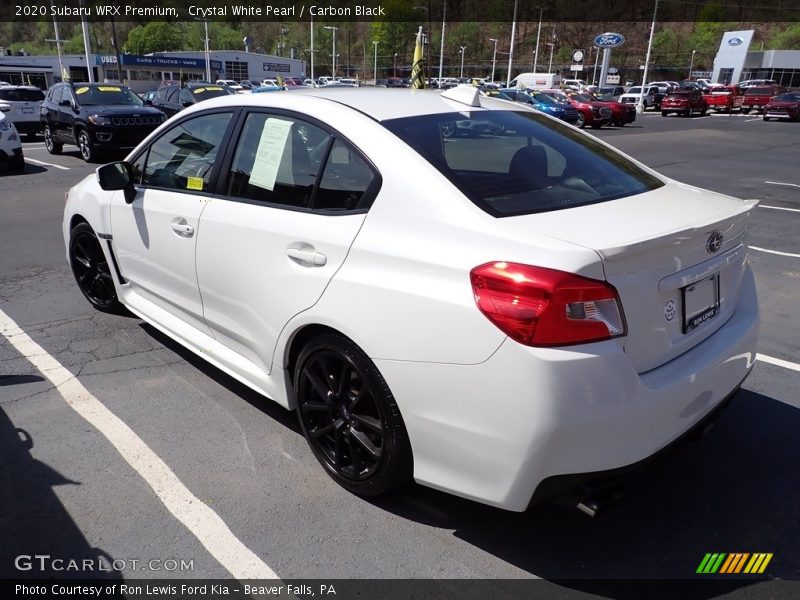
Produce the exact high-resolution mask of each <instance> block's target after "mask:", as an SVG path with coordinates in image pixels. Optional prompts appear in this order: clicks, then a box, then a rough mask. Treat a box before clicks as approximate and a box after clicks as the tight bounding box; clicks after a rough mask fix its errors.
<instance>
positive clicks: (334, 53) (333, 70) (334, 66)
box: [325, 25, 339, 77]
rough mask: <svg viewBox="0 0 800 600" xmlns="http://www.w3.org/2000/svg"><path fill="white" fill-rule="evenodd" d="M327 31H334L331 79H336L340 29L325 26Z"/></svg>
mask: <svg viewBox="0 0 800 600" xmlns="http://www.w3.org/2000/svg"><path fill="white" fill-rule="evenodd" d="M325 29H328V30H330V31H333V48H332V50H331V77H336V30H337V29H339V28H338V27H334V26H333V25H325Z"/></svg>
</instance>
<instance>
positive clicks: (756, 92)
mask: <svg viewBox="0 0 800 600" xmlns="http://www.w3.org/2000/svg"><path fill="white" fill-rule="evenodd" d="M771 93H772V88H767V87H751V88H747V91H746V92H745V93H744V95H745V96H763V95H764V94H771Z"/></svg>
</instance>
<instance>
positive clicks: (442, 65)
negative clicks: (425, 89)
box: [439, 0, 447, 86]
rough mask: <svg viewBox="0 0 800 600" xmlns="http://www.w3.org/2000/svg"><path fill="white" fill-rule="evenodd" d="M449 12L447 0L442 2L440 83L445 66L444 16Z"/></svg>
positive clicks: (440, 82)
mask: <svg viewBox="0 0 800 600" xmlns="http://www.w3.org/2000/svg"><path fill="white" fill-rule="evenodd" d="M446 14H447V0H444V2H442V39H441V42H440V43H439V85H440V86H441V85H442V68H443V67H444V22H445V21H444V18H445V15H446Z"/></svg>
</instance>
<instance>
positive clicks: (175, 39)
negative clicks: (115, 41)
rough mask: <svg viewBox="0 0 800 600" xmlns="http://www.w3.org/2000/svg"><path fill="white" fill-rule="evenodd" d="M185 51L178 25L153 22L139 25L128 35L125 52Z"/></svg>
mask: <svg viewBox="0 0 800 600" xmlns="http://www.w3.org/2000/svg"><path fill="white" fill-rule="evenodd" d="M181 49H183V32H182V31H181V29H180V28H179V27H178V26H177V25H173V24H172V23H167V22H165V21H152V22H150V23H148V24H147V25H138V26H137V27H134V28H133V29H131V31H130V33H128V40H127V42H126V43H125V51H126V52H131V53H132V54H150V53H151V52H169V51H170V50H181Z"/></svg>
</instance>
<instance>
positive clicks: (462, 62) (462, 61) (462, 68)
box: [459, 46, 467, 78]
mask: <svg viewBox="0 0 800 600" xmlns="http://www.w3.org/2000/svg"><path fill="white" fill-rule="evenodd" d="M459 48H461V74H460V75H459V77H461V78H463V77H464V50H466V49H467V47H466V46H459Z"/></svg>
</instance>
